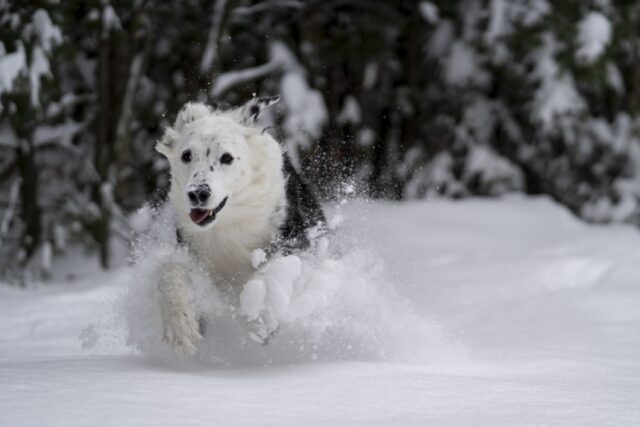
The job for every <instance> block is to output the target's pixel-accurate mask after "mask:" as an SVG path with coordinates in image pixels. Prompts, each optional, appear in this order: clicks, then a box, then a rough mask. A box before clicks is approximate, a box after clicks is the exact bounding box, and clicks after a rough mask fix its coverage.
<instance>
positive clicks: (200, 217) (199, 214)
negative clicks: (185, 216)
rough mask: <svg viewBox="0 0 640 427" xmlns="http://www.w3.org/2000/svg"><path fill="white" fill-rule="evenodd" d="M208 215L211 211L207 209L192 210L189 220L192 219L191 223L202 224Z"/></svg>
mask: <svg viewBox="0 0 640 427" xmlns="http://www.w3.org/2000/svg"><path fill="white" fill-rule="evenodd" d="M208 214H209V211H208V210H206V209H191V212H189V218H191V221H193V222H195V223H196V224H200V223H201V222H202V221H204V219H205V218H206V217H207V215H208Z"/></svg>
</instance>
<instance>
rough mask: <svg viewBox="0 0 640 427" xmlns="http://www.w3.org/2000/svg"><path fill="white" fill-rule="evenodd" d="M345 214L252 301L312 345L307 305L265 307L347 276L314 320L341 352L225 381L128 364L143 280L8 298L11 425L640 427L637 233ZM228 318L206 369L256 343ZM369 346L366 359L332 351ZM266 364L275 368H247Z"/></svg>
mask: <svg viewBox="0 0 640 427" xmlns="http://www.w3.org/2000/svg"><path fill="white" fill-rule="evenodd" d="M335 214H339V215H341V216H342V217H343V218H344V221H343V225H342V227H341V228H340V229H339V230H336V231H335V232H334V234H332V235H329V236H328V237H327V240H329V252H328V254H326V255H325V257H324V258H322V257H317V258H314V257H313V256H310V258H305V257H306V256H307V255H305V254H299V255H294V256H293V257H283V258H279V261H277V262H276V263H270V262H267V263H266V264H264V265H263V266H261V267H260V268H261V269H262V268H264V269H265V270H262V276H261V279H260V280H262V282H263V285H264V292H262V290H261V287H260V286H258V285H254V286H255V288H256V290H257V291H256V292H255V294H251V295H248V294H247V295H246V298H245V300H246V302H250V303H253V309H254V312H255V311H257V312H260V311H261V310H262V309H263V308H264V307H267V306H269V305H270V304H271V305H272V306H273V310H274V313H276V314H278V315H281V316H282V317H281V319H285V323H286V321H288V320H287V319H291V318H292V317H294V316H293V312H292V311H291V310H295V311H296V312H297V313H298V314H299V317H298V319H299V320H298V323H297V325H298V326H299V329H298V332H299V333H301V334H304V333H305V330H308V331H313V329H311V328H310V329H305V328H306V327H307V326H308V325H307V324H306V323H305V322H302V321H301V320H302V319H305V318H306V314H305V313H302V311H303V310H302V309H303V308H305V305H304V304H302V303H303V300H302V299H297V297H296V291H297V290H296V289H291V294H290V295H291V296H292V298H291V299H289V300H288V301H287V298H281V297H282V296H283V295H284V296H285V297H286V296H287V292H289V288H286V286H284V287H281V289H280V290H281V291H282V292H280V294H278V295H275V296H274V297H269V296H268V295H269V291H270V286H271V285H272V284H270V283H269V281H270V280H271V281H273V280H274V279H276V278H278V279H279V280H281V282H284V283H288V284H291V283H294V282H295V280H298V279H292V277H293V276H296V275H297V273H298V269H297V267H298V266H299V267H300V270H299V273H300V274H299V275H297V276H298V277H303V276H305V274H306V273H305V272H310V273H315V274H317V275H318V276H317V277H319V278H320V279H329V278H330V277H332V276H331V275H332V274H334V275H335V277H337V279H338V280H336V281H332V280H327V281H322V280H321V282H323V284H324V285H326V286H328V288H331V289H330V290H331V292H329V290H327V289H324V288H322V287H319V288H316V289H318V292H317V293H316V294H315V295H314V296H313V298H311V299H310V300H307V302H311V303H312V305H313V306H315V307H316V308H317V307H319V306H320V308H319V311H320V314H321V316H319V317H318V316H315V317H314V316H311V318H313V320H324V321H326V322H329V323H330V327H336V326H337V327H338V330H341V331H342V332H344V333H347V336H337V337H334V339H332V340H324V341H319V342H318V344H317V347H316V348H313V346H312V345H311V347H310V348H309V349H307V351H306V352H305V356H306V357H305V358H304V359H301V358H299V357H295V358H294V360H291V359H287V358H286V357H285V356H287V354H286V353H285V352H284V350H286V349H288V348H289V347H288V344H287V343H286V342H283V341H282V340H280V341H279V340H278V337H279V336H280V335H279V333H280V332H279V333H278V334H276V335H274V336H273V337H272V338H271V341H270V342H269V344H267V345H266V346H260V345H259V344H256V343H254V345H253V346H251V345H249V344H247V346H246V347H244V353H233V351H236V350H237V348H233V346H231V347H232V348H231V353H230V354H228V356H229V357H231V356H234V357H235V358H234V359H232V362H233V363H230V364H229V363H226V364H225V363H223V364H220V363H216V362H214V361H212V360H213V359H207V358H206V357H205V358H201V359H200V361H189V360H173V359H171V358H168V357H165V356H163V355H162V354H159V353H158V354H141V353H139V352H135V351H132V349H131V347H130V346H128V345H127V343H126V338H127V336H128V334H129V331H128V330H127V326H126V325H127V323H126V321H125V320H126V319H124V318H123V317H122V313H121V312H120V303H121V298H122V296H123V295H130V294H128V291H127V286H132V288H133V289H138V288H139V287H140V286H139V285H142V282H144V281H145V280H148V277H147V278H146V279H145V276H144V274H143V275H140V273H141V272H142V271H141V270H139V269H137V270H133V271H132V270H130V269H129V268H122V269H120V270H115V271H112V272H108V273H101V272H94V273H93V274H90V275H87V276H85V277H84V278H81V279H77V280H71V279H68V280H65V279H64V278H60V277H59V276H56V277H58V278H57V279H56V282H55V283H50V284H47V285H46V286H44V285H43V286H36V287H31V288H27V289H21V288H15V287H9V286H0V378H2V381H0V414H2V420H3V424H7V425H23V426H38V425H44V424H46V425H96V424H97V425H103V424H117V425H136V426H140V425H142V426H145V425H149V426H151V425H153V426H157V425H265V426H283V425H284V426H286V425H299V424H300V422H301V420H304V423H305V425H309V426H319V425H415V426H418V425H431V424H435V425H562V426H572V425H575V426H590V425H594V426H596V425H620V426H623V425H629V426H631V425H638V423H640V334H639V333H638V331H639V330H640V312H639V311H638V309H637V307H638V304H639V303H640V286H639V285H638V281H637V278H638V276H639V274H640V251H639V250H638V249H640V235H638V233H637V230H636V229H634V228H632V227H629V226H622V225H610V226H592V225H586V224H584V223H581V222H579V221H578V220H576V219H575V218H574V217H573V216H572V215H571V214H569V213H568V212H567V211H566V210H565V209H564V208H562V207H559V206H558V205H555V204H554V203H553V202H551V201H550V200H549V199H547V198H523V197H519V196H518V197H516V196H513V197H508V198H503V199H494V200H474V199H471V200H465V201H462V202H451V201H445V200H430V201H421V202H411V203H404V204H392V203H382V202H376V203H367V202H349V203H346V204H344V205H342V206H341V207H336V208H333V209H331V213H330V217H333V216H334V215H335ZM332 248H333V249H339V250H333V251H332ZM341 254H342V255H341ZM361 255H363V256H361ZM296 258H297V261H296V260H295V259H296ZM312 260H313V261H314V262H316V261H317V262H318V263H319V264H317V265H315V267H314V264H313V263H312V262H311V261H312ZM325 261H327V262H329V267H327V268H323V267H322V263H323V262H325ZM76 263H78V261H76ZM278 263H279V265H278ZM372 264H373V265H374V266H375V268H371V265H372ZM53 268H54V271H55V270H56V266H55V263H54V266H53ZM269 268H272V269H274V271H273V272H272V273H273V274H269V273H268V272H267V270H266V269H269ZM325 270H327V271H325ZM291 272H294V273H296V274H293V275H292V276H291V277H284V276H286V275H287V274H290V273H291ZM329 273H331V274H329ZM345 273H348V274H345ZM358 275H359V276H358ZM345 278H348V279H351V281H349V282H346V283H343V279H345ZM303 282H304V281H303ZM300 283H302V282H300ZM128 284H129V285H128ZM142 287H144V286H142ZM245 291H246V292H249V290H247V288H245ZM332 292H333V293H332ZM332 295H333V296H336V297H337V298H336V299H333V298H332ZM130 296H131V295H130ZM318 296H327V300H326V302H321V301H319V299H318V298H317V297H318ZM136 298H137V299H136ZM270 300H273V301H271V303H269V302H268V301H270ZM133 302H134V303H135V304H142V303H145V300H144V299H142V298H138V297H135V298H133ZM146 302H147V303H149V302H151V301H146ZM287 302H288V304H287ZM356 303H358V304H356ZM323 304H326V305H323ZM334 308H335V310H334ZM244 309H245V310H246V311H245V314H247V313H250V312H251V309H252V307H249V306H247V305H245V306H244ZM340 309H344V310H343V311H340ZM348 309H351V317H344V316H343V315H344V314H345V313H346V312H347V311H349V310H348ZM316 312H317V310H316ZM296 315H297V314H296ZM332 315H335V317H332ZM218 320H219V322H220V325H218V326H216V325H214V330H213V334H214V335H215V336H217V337H218V338H219V339H220V341H218V342H219V343H220V347H222V348H218V349H215V348H210V347H208V348H206V349H203V352H202V353H206V351H209V352H213V353H216V352H218V354H221V353H222V352H224V350H225V348H226V345H227V343H228V342H232V339H234V338H235V337H237V335H236V334H237V333H240V332H243V331H236V330H235V329H233V328H229V329H227V330H226V332H227V334H228V335H229V336H227V337H226V339H227V340H228V341H224V340H223V338H225V337H224V336H223V335H220V334H221V332H223V331H224V328H225V327H227V326H228V323H226V320H225V318H223V317H220V318H218ZM227 320H228V319H227ZM310 323H313V322H310ZM149 325H151V324H150V323H149ZM225 325H226V326H225ZM315 326H317V325H315ZM139 332H141V333H145V332H144V331H139ZM151 332H152V330H151V329H150V330H149V331H147V333H148V334H151ZM207 334H209V332H207ZM284 334H285V335H286V334H287V331H284ZM354 337H357V338H359V339H360V341H359V342H357V341H353V340H352V339H353V338H354ZM301 339H304V340H309V339H310V337H309V336H301ZM158 341H159V339H158ZM357 344H362V345H364V346H365V347H367V349H368V350H372V351H355V352H353V353H349V354H344V353H341V352H337V351H336V350H337V349H338V348H339V347H340V346H344V345H347V346H348V345H357ZM83 347H85V348H84V349H83ZM291 348H293V347H291ZM393 348H395V349H396V350H398V351H395V352H391V351H389V350H390V349H393ZM205 350H206V351H205ZM373 350H385V351H373ZM332 351H333V352H332ZM261 352H262V353H264V354H268V353H270V354H271V356H274V355H275V356H278V357H280V359H275V360H272V361H271V363H266V364H265V363H258V364H255V363H251V361H256V360H257V361H261V360H263V357H262V355H258V353H261ZM203 355H204V354H203ZM251 356H259V357H251Z"/></svg>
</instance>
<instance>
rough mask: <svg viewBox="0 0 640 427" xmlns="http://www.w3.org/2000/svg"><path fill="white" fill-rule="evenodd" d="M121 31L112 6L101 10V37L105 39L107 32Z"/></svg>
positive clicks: (118, 19) (120, 25)
mask: <svg viewBox="0 0 640 427" xmlns="http://www.w3.org/2000/svg"><path fill="white" fill-rule="evenodd" d="M121 29H122V23H121V22H120V18H119V17H118V14H117V13H116V11H115V9H114V8H113V6H111V5H110V4H107V5H106V6H105V7H104V9H102V37H106V35H107V34H108V33H109V31H119V30H121Z"/></svg>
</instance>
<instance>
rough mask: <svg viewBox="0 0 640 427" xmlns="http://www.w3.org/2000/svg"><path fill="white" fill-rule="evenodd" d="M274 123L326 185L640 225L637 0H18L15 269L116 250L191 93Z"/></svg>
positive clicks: (0, 241) (163, 173) (162, 181)
mask: <svg viewBox="0 0 640 427" xmlns="http://www.w3.org/2000/svg"><path fill="white" fill-rule="evenodd" d="M254 94H258V95H272V94H280V95H281V96H282V101H281V102H280V103H279V104H277V105H276V108H274V110H273V111H272V112H271V115H270V116H268V117H266V120H265V126H273V132H275V133H276V134H277V135H278V136H279V137H280V139H281V140H282V141H283V143H284V145H285V146H286V148H287V149H288V151H289V153H290V154H291V155H292V157H293V159H294V161H295V162H296V163H297V164H298V165H299V166H300V167H301V168H302V169H303V170H304V173H305V175H306V177H307V179H308V181H309V182H310V183H312V184H313V185H314V186H315V188H316V191H317V192H318V193H319V194H320V195H322V197H324V198H325V199H326V200H330V199H331V198H332V197H333V196H334V195H335V191H334V189H335V188H336V186H337V185H338V184H340V183H342V182H345V181H349V182H353V183H354V184H356V186H357V188H358V189H359V191H360V192H361V193H362V194H363V195H365V196H367V197H373V198H390V199H413V198H426V197H435V196H442V197H451V198H462V197H468V196H499V195H501V194H504V193H507V192H523V193H528V194H548V195H550V196H551V197H552V198H554V199H555V200H556V201H558V202H559V203H561V204H563V205H565V206H567V207H569V208H570V209H571V210H572V211H573V212H574V213H575V214H576V215H578V216H579V217H581V218H583V219H585V220H587V221H591V222H611V221H616V222H630V223H633V224H636V225H640V216H639V215H638V214H639V212H640V204H639V201H640V177H639V174H640V140H639V133H638V130H639V128H640V111H639V109H640V2H639V1H610V0H590V1H579V0H562V1H554V2H552V1H546V0H510V1H506V0H464V1H401V0H332V1H328V0H304V1H302V0H265V1H255V0H214V1H206V0H186V1H180V2H164V1H145V0H130V1H127V0H121V1H111V2H110V1H108V0H100V1H98V0H95V1H92V0H88V1H55V0H52V1H7V0H0V99H1V106H0V276H2V277H5V278H9V279H12V278H13V279H16V280H19V281H21V280H24V278H25V277H31V278H33V277H36V278H45V277H46V276H47V275H48V274H49V271H48V270H49V268H50V260H51V258H52V256H55V255H57V254H63V253H65V251H68V250H70V249H71V248H82V250H87V251H92V253H94V254H95V256H96V257H98V258H99V259H100V261H101V263H102V265H103V266H104V267H108V266H109V265H110V264H111V263H112V261H113V254H112V253H111V251H110V248H112V247H113V246H114V245H117V243H118V242H126V241H128V240H129V238H130V236H131V233H132V230H133V228H134V227H133V226H132V221H131V220H130V217H131V214H132V213H134V212H135V211H136V210H137V209H139V208H140V207H141V206H143V205H144V204H145V203H146V202H148V201H149V200H152V199H155V198H158V197H161V195H160V193H159V192H158V189H162V188H166V187H167V178H168V175H167V164H166V163H165V161H164V160H163V159H162V158H161V156H159V155H157V154H156V153H155V151H154V150H153V146H154V143H155V141H156V140H157V139H158V137H159V136H160V134H161V132H162V129H163V127H164V126H166V125H167V124H168V123H169V121H170V120H172V119H173V118H174V117H175V114H176V112H177V111H178V109H179V108H180V107H181V106H182V105H183V104H184V103H185V102H187V101H190V100H194V99H199V100H206V101H208V102H212V103H213V102H216V103H229V104H238V103H242V102H244V101H246V100H247V99H249V98H251V97H252V96H253V95H254Z"/></svg>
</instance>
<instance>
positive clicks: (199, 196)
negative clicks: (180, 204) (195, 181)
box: [187, 185, 211, 205]
mask: <svg viewBox="0 0 640 427" xmlns="http://www.w3.org/2000/svg"><path fill="white" fill-rule="evenodd" d="M209 196H211V189H210V188H209V186H208V185H200V186H198V187H197V188H196V189H195V190H191V191H189V192H188V193H187V197H189V201H191V204H193V205H196V204H198V203H205V202H206V201H207V200H208V199H209Z"/></svg>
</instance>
